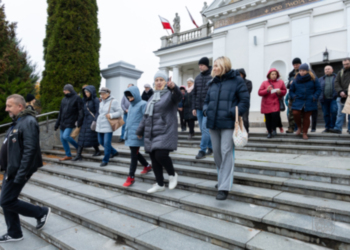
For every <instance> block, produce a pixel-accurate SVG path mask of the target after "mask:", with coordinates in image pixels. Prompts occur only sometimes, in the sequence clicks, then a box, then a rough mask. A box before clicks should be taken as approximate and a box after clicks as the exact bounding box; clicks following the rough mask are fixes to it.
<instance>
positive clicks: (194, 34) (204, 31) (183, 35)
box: [161, 23, 214, 48]
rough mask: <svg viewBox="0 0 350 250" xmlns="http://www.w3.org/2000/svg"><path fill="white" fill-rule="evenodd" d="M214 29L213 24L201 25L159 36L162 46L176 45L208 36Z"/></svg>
mask: <svg viewBox="0 0 350 250" xmlns="http://www.w3.org/2000/svg"><path fill="white" fill-rule="evenodd" d="M213 31H214V25H213V24H209V23H208V24H206V25H202V26H200V27H199V28H195V29H191V30H187V31H184V32H180V33H175V34H172V35H170V36H163V37H162V38H161V41H162V48H165V47H170V46H173V45H178V44H182V43H186V42H190V41H194V40H198V39H201V38H205V37H209V36H211V34H212V33H213Z"/></svg>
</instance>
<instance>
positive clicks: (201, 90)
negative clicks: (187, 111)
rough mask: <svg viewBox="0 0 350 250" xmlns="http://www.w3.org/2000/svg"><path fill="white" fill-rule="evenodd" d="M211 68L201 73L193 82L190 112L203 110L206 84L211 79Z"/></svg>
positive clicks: (206, 90)
mask: <svg viewBox="0 0 350 250" xmlns="http://www.w3.org/2000/svg"><path fill="white" fill-rule="evenodd" d="M211 69H212V68H211V67H209V69H208V70H207V71H204V72H201V73H200V74H199V75H198V76H197V77H196V79H195V80H194V88H193V90H192V92H193V98H192V110H194V109H198V110H203V106H204V101H205V97H206V96H207V92H208V88H209V86H208V84H207V83H208V82H210V81H211V80H212V79H213V78H212V77H211Z"/></svg>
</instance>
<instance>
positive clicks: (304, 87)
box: [289, 63, 321, 140]
mask: <svg viewBox="0 0 350 250" xmlns="http://www.w3.org/2000/svg"><path fill="white" fill-rule="evenodd" d="M320 94H321V86H320V84H319V82H318V79H317V78H316V77H315V75H314V74H313V73H312V71H311V70H310V69H309V65H307V64H306V63H304V64H302V65H300V67H299V73H298V74H297V75H296V76H295V79H294V81H293V83H292V85H291V86H290V91H289V96H290V99H291V100H293V104H292V110H293V116H294V120H295V123H296V124H297V126H298V130H297V132H296V135H300V134H301V127H302V128H303V139H304V140H307V139H309V138H308V136H307V131H308V129H309V127H310V116H311V114H312V111H314V110H317V109H318V106H317V102H318V98H319V96H320ZM302 116H303V119H304V120H303V125H301V118H302Z"/></svg>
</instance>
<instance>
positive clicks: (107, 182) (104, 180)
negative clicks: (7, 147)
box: [40, 166, 350, 244]
mask: <svg viewBox="0 0 350 250" xmlns="http://www.w3.org/2000/svg"><path fill="white" fill-rule="evenodd" d="M73 170H74V171H73V173H71V169H69V168H66V167H59V166H46V167H44V168H43V169H42V170H40V171H41V172H45V173H48V174H52V175H55V176H59V177H63V178H67V179H70V180H75V181H80V182H82V183H87V184H90V185H95V186H97V185H98V186H100V187H102V188H106V189H110V190H117V191H119V192H127V193H128V194H131V193H132V192H133V193H135V194H134V195H136V196H141V197H142V198H146V199H147V197H153V196H156V198H154V199H155V200H157V201H160V200H164V199H165V201H163V202H162V203H163V204H170V205H173V206H176V207H179V206H180V205H178V203H180V204H183V203H184V205H189V204H191V202H192V204H193V203H196V201H197V203H199V204H197V206H196V207H198V208H196V210H192V209H193V208H189V209H190V210H191V211H196V212H198V211H202V213H207V211H206V210H209V211H210V208H209V207H210V203H214V196H212V197H211V201H210V197H208V198H209V199H208V198H207V199H208V200H202V202H199V200H201V199H204V198H203V197H205V196H202V197H199V198H198V199H196V198H195V195H200V194H193V196H191V195H190V194H191V192H188V191H183V190H177V189H176V190H167V191H168V193H166V192H161V193H157V194H152V195H149V194H147V193H146V190H147V189H148V188H149V187H150V185H145V184H146V183H142V182H138V181H137V182H136V183H135V184H134V185H133V186H132V187H131V188H127V189H126V188H123V187H122V184H123V182H124V181H125V179H121V178H118V177H112V176H106V175H103V174H99V173H89V172H85V171H82V170H76V169H73ZM235 188H236V187H234V190H235ZM255 190H256V191H257V189H255ZM241 191H242V192H247V193H249V192H250V193H251V195H253V196H254V195H257V194H256V193H255V194H254V193H253V192H252V191H254V190H253V189H249V187H248V188H247V189H244V188H242V190H241ZM260 193H265V194H264V195H266V192H265V190H260ZM270 195H271V194H270ZM167 196H168V197H167ZM274 196H276V195H273V196H272V195H271V197H270V199H273V197H274ZM266 199H268V197H266ZM169 200H170V201H169ZM235 202H237V201H235ZM265 203H266V202H265ZM225 204H226V202H221V203H220V204H217V206H218V208H220V206H221V211H220V213H222V214H225V210H226V209H229V207H226V206H225ZM181 206H182V205H181ZM250 206H252V207H253V208H254V207H255V206H256V205H255V204H251V203H250ZM218 208H216V209H218ZM259 208H260V206H259ZM270 209H271V208H270ZM251 211H252V210H251ZM266 212H268V211H266ZM226 214H227V212H226ZM293 214H294V215H295V216H299V214H298V213H293ZM227 215H230V214H227ZM237 215H238V214H237V212H236V216H237ZM301 215H302V216H304V215H303V214H301ZM212 216H213V215H212ZM222 216H223V215H221V216H220V217H218V218H224V219H226V220H227V218H229V217H230V216H227V217H222ZM262 216H263V217H265V215H263V214H262ZM305 216H309V217H310V218H314V216H310V215H305ZM245 217H246V218H241V219H240V220H237V219H234V220H233V222H236V221H244V219H247V218H248V217H247V216H245ZM250 217H251V216H250ZM241 223H242V222H241ZM245 223H247V222H245ZM251 223H254V224H253V225H255V226H254V227H256V225H259V223H256V222H251ZM339 223H340V224H339ZM334 224H335V225H336V226H342V227H345V228H346V230H348V229H349V230H350V228H348V229H347V227H348V225H349V224H348V223H341V222H336V221H335V222H334ZM271 230H275V232H279V230H281V229H278V228H275V229H271ZM283 230H287V231H288V235H289V236H290V235H292V236H290V237H297V238H298V237H299V238H300V239H301V240H305V239H311V238H312V242H316V241H314V240H315V238H314V237H317V235H318V234H317V233H318V232H317V231H316V230H315V231H314V232H313V233H312V235H313V237H311V233H310V235H309V236H307V237H306V238H305V235H304V234H303V236H300V234H302V232H303V229H302V228H300V230H298V231H297V232H293V231H291V230H290V229H289V228H288V227H286V228H283ZM305 232H306V231H305ZM349 233H350V231H349ZM308 237H311V238H308ZM329 237H333V236H332V235H329ZM342 237H343V236H342ZM327 239H328V240H330V241H332V242H333V243H330V242H327V244H338V243H339V242H337V243H335V242H334V240H335V238H328V237H327ZM338 240H339V239H338ZM326 241H327V240H326ZM341 241H343V240H341ZM349 243H350V239H349Z"/></svg>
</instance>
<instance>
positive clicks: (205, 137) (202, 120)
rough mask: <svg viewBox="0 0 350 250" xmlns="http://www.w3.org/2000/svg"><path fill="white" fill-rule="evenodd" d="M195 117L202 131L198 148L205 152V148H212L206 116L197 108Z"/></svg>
mask: <svg viewBox="0 0 350 250" xmlns="http://www.w3.org/2000/svg"><path fill="white" fill-rule="evenodd" d="M197 118H198V124H199V128H200V130H201V132H202V140H201V145H200V148H201V151H203V152H206V151H207V148H210V149H213V146H212V145H211V139H210V133H209V129H208V128H207V117H204V116H203V111H202V110H198V109H197Z"/></svg>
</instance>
